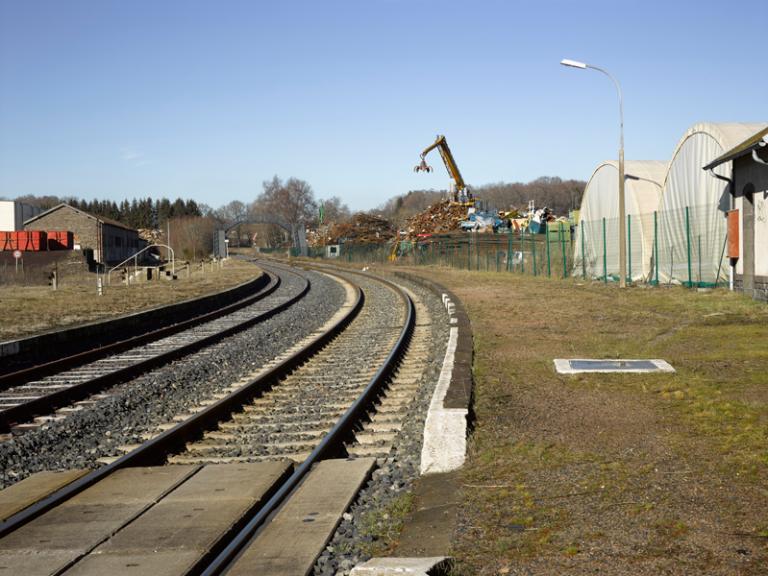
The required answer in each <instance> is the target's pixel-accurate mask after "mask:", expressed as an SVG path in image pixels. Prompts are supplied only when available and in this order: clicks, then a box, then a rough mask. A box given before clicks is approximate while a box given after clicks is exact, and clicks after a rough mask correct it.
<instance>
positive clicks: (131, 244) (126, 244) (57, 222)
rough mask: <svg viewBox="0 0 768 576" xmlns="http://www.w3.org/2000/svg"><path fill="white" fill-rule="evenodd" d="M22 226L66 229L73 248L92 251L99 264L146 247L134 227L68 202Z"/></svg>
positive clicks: (108, 262)
mask: <svg viewBox="0 0 768 576" xmlns="http://www.w3.org/2000/svg"><path fill="white" fill-rule="evenodd" d="M24 229H25V230H69V231H71V232H72V233H73V235H74V241H75V249H76V250H78V249H80V250H88V249H90V250H93V259H94V260H95V261H96V262H98V263H100V264H117V263H119V262H122V261H123V260H125V259H126V258H130V257H131V256H132V255H134V254H135V253H136V252H138V251H139V250H141V249H142V248H143V247H145V246H146V242H145V241H144V240H142V239H140V238H139V233H138V232H137V231H136V230H134V229H132V228H130V227H128V226H125V225H124V224H121V223H120V222H116V221H114V220H110V219H109V218H104V217H102V216H94V215H93V214H88V213H87V212H83V211H82V210H78V209H77V208H73V207H72V206H70V205H69V204H59V205H58V206H54V207H53V208H51V209H50V210H46V211H45V212H43V213H41V214H38V215H37V216H34V217H33V218H30V219H29V220H27V221H26V222H25V223H24Z"/></svg>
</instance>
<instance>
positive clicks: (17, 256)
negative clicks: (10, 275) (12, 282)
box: [13, 250, 24, 274]
mask: <svg viewBox="0 0 768 576" xmlns="http://www.w3.org/2000/svg"><path fill="white" fill-rule="evenodd" d="M13 257H14V258H15V259H16V273H17V274H18V272H19V260H21V250H14V251H13ZM21 269H22V270H24V263H23V262H22V264H21Z"/></svg>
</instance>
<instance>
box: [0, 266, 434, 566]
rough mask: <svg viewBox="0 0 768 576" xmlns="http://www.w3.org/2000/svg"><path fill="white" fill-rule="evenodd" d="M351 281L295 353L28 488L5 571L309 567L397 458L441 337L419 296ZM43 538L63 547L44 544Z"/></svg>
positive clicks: (10, 533)
mask: <svg viewBox="0 0 768 576" xmlns="http://www.w3.org/2000/svg"><path fill="white" fill-rule="evenodd" d="M347 276H348V279H347V280H345V281H344V284H345V289H346V293H347V297H346V302H345V304H344V306H343V307H342V309H341V310H339V312H338V313H337V314H336V315H335V316H334V317H333V318H331V319H330V320H329V321H328V322H326V324H325V325H324V326H323V327H322V328H321V329H318V330H317V331H315V332H314V333H312V334H310V335H309V336H308V337H307V338H305V339H304V340H303V341H301V342H299V343H298V344H296V345H295V346H294V347H293V348H292V349H289V350H286V351H285V352H284V353H283V354H282V355H280V356H278V357H276V358H274V359H273V360H272V361H270V362H268V363H267V364H265V365H263V366H260V367H258V368H256V369H254V370H253V371H252V372H251V373H249V374H245V375H243V377H242V378H241V380H240V381H238V382H235V383H233V384H231V385H229V386H228V387H226V388H225V389H223V390H221V391H220V392H217V393H216V394H213V395H211V396H210V397H208V398H203V399H201V401H200V402H199V403H198V404H197V405H196V406H194V407H192V408H191V409H190V410H189V413H187V414H182V415H178V416H177V417H175V418H174V421H172V422H170V423H167V424H166V425H162V426H158V427H157V428H156V429H155V430H154V431H152V432H149V433H148V434H147V435H146V442H144V443H143V444H142V445H141V446H138V447H133V446H126V447H124V451H125V452H126V453H125V454H124V455H123V456H122V457H119V458H117V459H116V460H114V461H112V462H111V463H109V464H107V465H105V466H104V467H102V468H100V469H98V470H95V471H93V472H90V473H87V474H85V475H84V476H81V477H79V478H77V479H73V481H71V482H69V483H67V484H66V486H64V488H62V489H55V490H54V489H50V490H49V492H50V494H46V491H45V490H44V489H40V488H39V487H38V488H34V486H33V487H32V488H30V489H29V491H30V492H31V493H34V494H36V496H37V497H38V498H37V499H35V500H34V503H31V505H30V506H28V507H26V508H24V509H22V510H16V511H15V512H14V513H13V514H6V515H4V516H3V517H4V518H5V521H4V522H3V523H2V524H0V535H1V536H2V538H1V539H0V569H2V568H3V567H6V568H11V569H14V570H16V569H17V568H18V567H19V566H20V565H19V564H18V563H19V562H21V561H22V560H23V561H24V562H26V563H29V561H30V559H32V560H34V561H33V562H32V564H31V565H33V566H35V568H34V569H33V570H27V571H23V570H22V571H18V572H14V573H19V574H23V573H30V574H31V573H56V574H63V573H67V574H70V573H71V574H103V573H116V574H117V573H125V574H146V573H164V574H165V573H168V574H187V573H190V574H210V575H213V574H219V573H222V572H223V571H227V573H232V574H239V573H253V572H254V571H255V572H257V573H268V574H294V573H295V574H298V573H302V574H304V573H309V571H310V570H311V568H312V564H313V562H314V559H315V558H316V557H317V555H318V554H319V553H320V552H321V551H322V549H323V547H324V546H325V543H326V542H327V541H328V540H329V539H330V537H331V535H332V534H333V530H334V528H335V526H336V525H337V524H338V522H339V519H340V516H341V514H342V513H343V512H344V510H346V508H347V507H348V506H349V504H350V502H351V501H352V500H353V499H354V498H355V495H356V494H357V491H358V490H359V489H360V487H361V486H362V485H363V484H364V483H365V481H366V479H367V478H368V477H369V475H370V474H371V473H372V471H373V469H374V468H375V466H376V462H377V459H379V460H381V459H384V458H386V457H387V456H388V455H389V454H390V453H391V450H392V445H393V441H394V439H395V437H396V435H397V433H398V430H399V429H400V428H401V427H402V425H403V423H404V418H405V414H406V413H407V410H408V406H409V404H410V403H411V402H413V398H414V395H415V393H416V389H417V387H418V383H419V381H420V380H421V378H422V376H423V373H424V370H425V369H426V363H425V359H426V358H427V355H428V351H429V350H430V348H431V346H432V345H431V343H430V331H429V326H430V322H431V320H430V317H429V312H428V310H427V308H426V306H424V304H423V303H422V302H421V301H420V300H419V298H418V296H416V295H415V294H413V293H406V292H405V291H403V290H402V289H400V288H398V287H396V286H394V285H391V284H389V283H382V282H381V281H380V280H374V279H372V278H366V277H360V278H358V277H355V279H354V282H355V283H358V284H360V286H362V289H361V288H360V287H356V286H354V285H353V284H352V282H351V281H350V280H349V278H351V277H350V276H349V275H347ZM73 474H74V473H73ZM33 478H34V477H33ZM41 482H42V481H41ZM58 482H59V483H61V482H62V480H61V478H59V479H58ZM43 483H45V482H43ZM32 484H33V485H34V482H33V483H32ZM38 484H39V483H38ZM50 484H51V485H55V484H56V482H54V481H51V483H50ZM139 485H141V486H143V488H142V489H139V488H138V486H139ZM13 488H18V490H17V492H20V491H22V488H23V487H22V486H21V485H19V486H14V487H13ZM114 492H123V496H124V497H123V498H120V499H118V501H115V500H114V499H113V498H112V497H110V496H109V494H112V493H114ZM126 494H128V496H125V495H126ZM30 498H31V496H29V495H27V499H30ZM16 500H21V501H24V498H22V497H17V498H16ZM126 501H128V502H132V506H133V507H132V508H131V507H130V506H128V507H127V504H126ZM2 504H3V499H2V497H0V512H2V511H3V506H2ZM94 507H95V508H94ZM92 508H93V509H92ZM128 508H130V510H128ZM107 509H108V510H111V511H112V512H113V513H106V512H105V510H107ZM86 512H89V513H90V514H93V513H96V514H101V516H100V518H102V517H103V518H102V519H103V522H102V524H103V525H102V526H101V527H100V528H99V529H98V530H96V532H98V534H96V533H93V534H91V533H89V532H88V531H86V532H88V533H85V534H83V535H82V536H78V537H77V538H75V537H74V536H72V534H71V533H70V532H71V531H70V532H67V533H66V534H65V533H63V531H64V528H63V527H64V526H65V525H68V526H73V525H78V522H83V521H84V516H83V515H84V514H85V513H86ZM214 512H215V513H214ZM268 519H269V520H270V521H269V522H267V520H268ZM59 531H62V533H59ZM41 534H42V535H45V534H48V535H49V536H50V535H51V534H53V535H54V542H58V543H54V544H51V543H50V542H49V543H46V544H51V546H42V547H43V548H45V549H48V550H49V552H50V550H54V551H55V553H43V554H39V553H35V549H34V547H33V546H32V547H31V545H30V542H34V541H35V540H36V539H37V540H38V541H39V540H40V536H41ZM190 534H191V535H190ZM150 535H151V536H150ZM297 535H300V537H297ZM56 538H58V539H59V540H60V541H59V540H56ZM44 539H47V538H44ZM286 539H288V540H291V541H292V542H293V544H298V546H296V545H293V546H291V545H287V544H288V542H287V540H286ZM30 548H31V549H30ZM62 550H63V551H62ZM38 561H39V565H38V564H36V562H38ZM38 568H39V569H40V571H39V572H38V571H37V569H38ZM46 570H47V571H48V572H46Z"/></svg>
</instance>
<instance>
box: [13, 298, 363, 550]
mask: <svg viewBox="0 0 768 576" xmlns="http://www.w3.org/2000/svg"><path fill="white" fill-rule="evenodd" d="M363 302H364V295H363V292H362V290H361V289H360V288H359V287H357V294H356V299H355V303H354V305H353V306H352V307H351V309H350V310H349V311H348V312H347V313H346V314H345V315H344V317H343V318H341V319H339V320H338V321H337V322H336V323H335V324H334V325H333V326H332V327H331V328H329V329H328V330H327V331H326V332H325V333H323V334H320V335H318V336H317V337H316V338H315V339H313V340H312V342H310V343H309V344H308V345H307V346H305V347H304V348H302V349H301V350H298V351H297V352H296V353H294V354H293V355H291V356H290V357H288V358H286V359H284V360H282V361H281V362H279V363H278V364H276V365H274V366H273V367H272V368H270V369H269V370H268V371H266V372H264V373H263V374H261V375H260V376H259V377H258V378H256V379H254V380H252V381H251V382H248V383H246V384H244V385H243V386H241V387H240V388H238V389H237V390H235V391H234V392H233V393H232V394H230V395H229V396H227V397H226V398H223V399H221V400H218V401H217V402H215V403H214V404H211V405H210V406H208V407H207V408H206V409H204V410H202V411H200V412H198V413H196V414H194V415H192V416H190V417H189V418H188V419H187V420H185V421H183V422H180V423H179V424H177V425H176V426H174V427H173V428H171V429H169V430H167V431H165V432H163V433H162V434H160V435H158V436H156V437H155V438H153V439H151V440H149V441H148V442H145V443H144V444H142V445H141V446H139V447H138V448H136V449H135V450H133V451H131V452H129V453H127V454H125V455H124V456H121V457H120V458H118V459H117V460H115V461H114V462H112V463H111V464H108V465H106V466H103V467H102V468H99V469H97V470H94V471H92V472H90V473H88V474H86V475H85V476H83V477H81V478H79V479H78V480H75V481H74V482H72V483H71V484H68V485H67V486H65V487H63V488H61V489H60V490H57V491H56V492H54V493H52V494H51V495H49V496H47V497H46V498H43V499H42V500H40V501H38V502H36V503H35V504H33V505H31V506H29V507H28V508H25V509H24V510H22V511H20V512H18V513H17V514H14V515H13V516H11V517H10V518H8V519H6V520H5V521H4V522H2V523H0V538H2V537H3V536H6V535H7V534H10V533H11V532H13V531H14V530H17V529H18V528H20V527H21V526H23V525H24V524H26V523H28V522H30V521H31V520H33V519H35V518H37V517H38V516H40V515H42V514H44V513H45V512H47V511H48V510H50V509H52V508H54V507H56V506H58V505H59V504H62V503H63V502H65V501H66V500H68V499H70V498H72V497H73V496H75V495H76V494H79V493H80V492H82V491H83V490H85V489H86V488H89V487H90V486H93V485H94V484H96V483H97V482H99V481H100V480H103V479H104V478H106V477H107V476H109V475H110V474H112V473H113V472H115V471H116V470H119V469H122V468H129V467H135V466H152V465H160V464H163V463H164V462H165V461H166V459H167V458H168V456H170V455H172V454H175V453H178V452H180V451H183V450H184V447H185V446H186V444H187V443H188V442H192V441H194V440H197V439H199V438H200V437H202V435H203V434H204V433H205V432H207V431H209V430H213V429H215V428H216V427H218V424H219V422H221V421H222V420H226V419H228V418H229V417H230V416H231V414H232V413H234V412H237V411H238V409H240V408H242V406H243V404H245V403H246V402H248V401H250V400H251V399H252V398H253V397H255V396H256V395H257V394H259V393H260V392H262V391H264V390H265V389H267V388H269V387H270V386H271V385H272V384H273V383H274V382H275V381H276V380H279V379H280V378H282V377H284V376H286V375H287V374H289V373H290V372H292V371H293V370H295V369H296V368H298V367H299V366H300V365H301V364H303V363H304V362H306V361H307V360H309V359H310V358H311V357H312V356H314V355H315V354H316V353H317V352H319V351H320V350H321V349H322V348H323V347H324V346H326V345H327V344H328V343H329V342H330V341H331V340H333V339H334V338H335V337H336V336H338V335H339V334H340V333H341V332H343V330H344V329H345V328H346V327H347V326H348V325H349V324H350V323H351V322H352V320H354V318H355V317H357V315H358V314H359V312H360V310H361V309H362V307H363Z"/></svg>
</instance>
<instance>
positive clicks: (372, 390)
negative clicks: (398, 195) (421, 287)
mask: <svg viewBox="0 0 768 576" xmlns="http://www.w3.org/2000/svg"><path fill="white" fill-rule="evenodd" d="M349 272H351V273H354V274H360V273H359V272H352V271H349ZM360 275H361V276H365V277H366V278H371V276H369V275H365V274H360ZM376 280H377V281H379V282H381V283H383V284H386V285H388V286H389V287H390V288H392V289H393V290H395V292H396V293H397V294H398V295H399V296H400V297H401V299H402V300H403V302H404V304H405V306H406V321H405V324H404V326H403V329H402V330H401V332H400V336H399V337H398V339H397V342H396V343H395V344H394V346H393V347H392V349H391V351H390V352H389V355H388V356H387V358H386V360H385V361H384V363H383V364H382V366H381V367H380V368H379V370H378V371H377V372H376V374H375V375H374V376H373V377H372V378H371V380H370V381H369V383H368V384H367V385H366V387H365V390H364V391H363V392H362V394H361V395H360V396H359V397H358V399H357V400H355V402H354V403H353V404H352V406H350V407H349V409H347V411H346V412H345V413H344V415H342V417H341V418H340V419H339V421H338V422H337V423H336V425H335V426H334V427H333V428H332V429H331V431H330V432H328V434H326V436H325V437H324V438H323V440H322V441H321V442H320V444H319V445H318V446H317V447H316V448H315V449H314V450H313V451H312V452H311V454H310V455H309V456H308V457H307V459H306V460H304V462H302V463H301V464H300V465H299V466H298V467H297V468H296V470H295V471H294V472H293V474H292V475H291V476H290V477H289V478H288V480H286V481H285V483H284V484H282V485H281V486H280V488H278V490H277V492H275V494H274V495H273V496H272V497H271V498H270V499H269V500H268V501H267V502H266V503H265V504H264V506H263V507H262V508H261V509H259V510H258V512H256V514H255V515H254V516H253V518H251V520H250V521H249V522H248V523H247V524H246V525H245V526H244V527H243V529H242V530H241V531H240V532H239V533H238V534H237V535H236V536H235V537H234V538H233V539H232V540H231V541H230V543H229V544H228V545H227V546H226V547H225V548H224V549H223V550H222V551H221V553H220V554H218V555H217V556H216V558H214V560H213V561H211V562H210V564H208V565H207V566H201V564H203V562H204V559H203V561H201V562H200V563H198V565H197V566H195V567H194V568H193V569H192V570H190V571H189V572H188V574H195V575H197V574H200V575H201V576H217V575H219V574H224V573H225V572H226V571H227V570H229V568H230V567H231V566H232V565H233V564H234V562H235V561H236V560H237V559H238V558H239V557H240V556H241V555H242V554H243V553H244V552H245V550H246V549H247V547H248V544H250V543H251V542H252V541H253V540H254V539H255V538H256V537H257V536H258V534H259V531H260V529H261V528H262V527H263V526H264V525H265V523H266V521H267V520H268V519H269V518H271V517H272V516H273V515H274V514H276V513H277V511H278V510H279V509H280V508H281V506H282V505H283V503H284V502H285V501H286V500H287V499H288V498H290V496H291V495H292V494H293V493H294V492H295V491H296V489H298V487H299V486H300V485H301V483H302V481H303V480H304V478H305V476H306V475H307V473H308V472H309V471H310V469H311V468H312V466H314V465H315V464H316V463H318V462H320V461H321V460H324V459H327V458H333V457H340V456H347V454H346V451H345V448H344V441H345V440H347V439H350V438H351V437H352V435H353V434H354V432H355V430H356V429H358V427H359V426H360V424H361V422H362V421H363V419H364V418H367V415H368V412H369V411H370V409H371V407H372V406H373V403H374V401H375V400H376V398H378V397H379V395H380V394H381V392H382V390H383V388H384V385H385V384H386V382H387V381H388V380H389V378H390V377H391V376H392V373H393V372H394V371H395V369H396V368H397V366H398V364H399V363H400V360H401V359H402V357H403V355H404V354H405V352H406V350H407V348H408V343H409V342H410V340H411V337H412V336H413V330H414V326H415V324H416V314H415V309H414V305H413V301H412V300H411V298H410V296H408V295H407V294H406V293H405V292H404V291H403V290H402V289H401V288H400V287H399V286H397V285H396V284H394V283H392V282H389V281H387V280H384V279H382V278H376ZM203 568H204V569H203ZM201 570H202V571H201Z"/></svg>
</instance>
